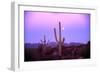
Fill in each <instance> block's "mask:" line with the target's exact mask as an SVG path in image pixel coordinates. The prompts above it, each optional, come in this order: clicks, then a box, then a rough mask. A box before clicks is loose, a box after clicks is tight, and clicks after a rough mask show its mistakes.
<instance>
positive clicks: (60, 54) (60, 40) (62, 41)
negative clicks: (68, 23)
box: [54, 22, 65, 56]
mask: <svg viewBox="0 0 100 73" xmlns="http://www.w3.org/2000/svg"><path fill="white" fill-rule="evenodd" d="M54 36H55V40H56V42H57V44H58V47H59V56H62V44H63V43H64V41H65V38H62V35H61V23H60V22H59V34H58V36H59V38H58V37H57V33H56V28H54Z"/></svg>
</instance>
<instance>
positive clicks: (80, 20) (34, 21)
mask: <svg viewBox="0 0 100 73" xmlns="http://www.w3.org/2000/svg"><path fill="white" fill-rule="evenodd" d="M59 21H60V22H61V26H62V36H63V37H65V42H67V43H69V42H81V43H86V42H87V41H89V40H90V14H84V13H81V14H80V13H54V12H32V11H24V32H25V33H24V34H25V35H24V37H25V38H24V39H25V43H38V42H40V40H42V39H43V36H44V35H45V36H46V39H47V40H49V41H50V42H55V38H54V31H53V28H54V27H55V28H56V29H57V32H58V23H59Z"/></svg>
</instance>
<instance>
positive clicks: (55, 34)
mask: <svg viewBox="0 0 100 73" xmlns="http://www.w3.org/2000/svg"><path fill="white" fill-rule="evenodd" d="M54 36H55V40H56V42H57V43H58V42H59V41H58V39H57V33H56V28H54Z"/></svg>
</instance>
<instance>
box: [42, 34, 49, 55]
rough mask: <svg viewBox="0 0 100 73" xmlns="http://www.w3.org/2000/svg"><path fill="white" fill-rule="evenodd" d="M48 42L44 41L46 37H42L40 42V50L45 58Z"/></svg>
mask: <svg viewBox="0 0 100 73" xmlns="http://www.w3.org/2000/svg"><path fill="white" fill-rule="evenodd" d="M48 42H49V41H47V40H46V36H45V35H44V39H43V40H41V43H42V49H43V50H42V53H43V56H45V52H46V47H47V45H48Z"/></svg>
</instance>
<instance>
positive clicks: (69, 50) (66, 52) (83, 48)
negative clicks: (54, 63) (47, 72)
mask: <svg viewBox="0 0 100 73" xmlns="http://www.w3.org/2000/svg"><path fill="white" fill-rule="evenodd" d="M89 58H90V42H88V43H87V44H80V45H70V46H62V55H61V56H59V50H58V47H57V46H56V47H50V46H47V47H46V49H45V50H43V48H42V44H40V46H39V47H38V48H34V47H29V48H28V47H25V50H24V61H25V62H28V61H45V60H46V61H47V60H68V59H89Z"/></svg>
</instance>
